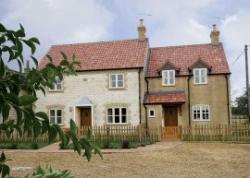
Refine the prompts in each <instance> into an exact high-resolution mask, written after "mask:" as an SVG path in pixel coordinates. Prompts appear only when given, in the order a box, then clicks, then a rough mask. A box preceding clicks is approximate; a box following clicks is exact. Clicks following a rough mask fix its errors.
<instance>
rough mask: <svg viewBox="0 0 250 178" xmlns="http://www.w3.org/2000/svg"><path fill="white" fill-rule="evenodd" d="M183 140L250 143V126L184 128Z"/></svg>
mask: <svg viewBox="0 0 250 178" xmlns="http://www.w3.org/2000/svg"><path fill="white" fill-rule="evenodd" d="M182 140H184V141H232V142H250V124H244V125H242V124H233V125H230V126H228V125H195V126H193V127H184V128H182Z"/></svg>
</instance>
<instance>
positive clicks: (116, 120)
mask: <svg viewBox="0 0 250 178" xmlns="http://www.w3.org/2000/svg"><path fill="white" fill-rule="evenodd" d="M107 112H108V114H107V116H108V124H127V108H124V107H114V108H108V110H107Z"/></svg>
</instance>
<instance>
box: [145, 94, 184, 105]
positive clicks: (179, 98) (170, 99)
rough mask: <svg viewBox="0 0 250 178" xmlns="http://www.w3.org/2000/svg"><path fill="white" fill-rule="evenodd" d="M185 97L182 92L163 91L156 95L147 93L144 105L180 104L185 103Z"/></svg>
mask: <svg viewBox="0 0 250 178" xmlns="http://www.w3.org/2000/svg"><path fill="white" fill-rule="evenodd" d="M185 101H186V97H185V93H184V91H165V92H158V93H149V94H146V95H145V98H144V103H145V104H181V103H185Z"/></svg>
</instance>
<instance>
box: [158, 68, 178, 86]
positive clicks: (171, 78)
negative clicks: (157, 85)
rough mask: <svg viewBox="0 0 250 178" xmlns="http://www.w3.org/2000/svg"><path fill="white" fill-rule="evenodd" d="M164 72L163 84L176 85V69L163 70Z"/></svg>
mask: <svg viewBox="0 0 250 178" xmlns="http://www.w3.org/2000/svg"><path fill="white" fill-rule="evenodd" d="M161 74H162V85H163V86H174V85H175V70H163V71H162V72H161Z"/></svg>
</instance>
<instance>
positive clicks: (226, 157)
mask: <svg viewBox="0 0 250 178" xmlns="http://www.w3.org/2000/svg"><path fill="white" fill-rule="evenodd" d="M164 144H165V143H158V144H157V145H159V147H160V149H146V151H145V149H143V150H144V151H140V150H139V151H132V152H126V153H121V152H118V153H109V154H108V153H105V154H104V159H103V160H101V159H100V158H99V157H98V156H94V157H93V159H92V160H91V161H90V162H87V160H86V159H83V158H81V157H79V156H78V155H77V154H76V153H70V152H64V153H63V152H61V153H41V152H39V153H36V152H30V153H29V152H7V156H8V157H9V158H11V159H12V161H10V162H9V163H10V165H11V166H12V168H14V169H15V170H14V171H12V174H13V176H15V177H21V176H23V175H26V174H27V173H29V172H31V170H30V169H16V168H17V167H19V166H21V167H34V166H36V165H39V164H41V165H48V164H49V165H52V167H55V168H59V169H69V170H71V171H72V173H73V175H75V177H79V178H81V177H82V178H86V177H93V178H102V177H105V178H112V177H114V178H122V177H125V178H137V177H138V178H139V177H143V178H161V177H178V178H180V177H220V178H221V177H227V178H229V177H232V178H238V177H249V178H250V144H226V143H185V142H181V143H179V144H176V143H175V144H173V146H169V143H168V144H166V145H167V146H166V148H164Z"/></svg>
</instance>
